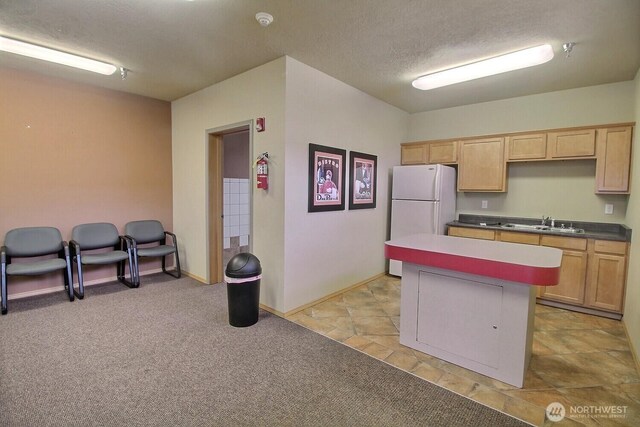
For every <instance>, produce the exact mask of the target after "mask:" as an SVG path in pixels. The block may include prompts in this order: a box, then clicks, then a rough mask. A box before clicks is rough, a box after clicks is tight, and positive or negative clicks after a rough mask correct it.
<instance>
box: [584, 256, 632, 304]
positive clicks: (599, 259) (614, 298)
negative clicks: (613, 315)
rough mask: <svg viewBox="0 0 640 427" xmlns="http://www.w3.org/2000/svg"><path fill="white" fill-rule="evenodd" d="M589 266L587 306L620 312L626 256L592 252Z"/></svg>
mask: <svg viewBox="0 0 640 427" xmlns="http://www.w3.org/2000/svg"><path fill="white" fill-rule="evenodd" d="M589 262H590V264H591V265H590V267H589V274H590V277H589V284H588V286H587V301H586V305H587V306H588V307H593V308H600V309H603V310H611V311H617V312H622V303H623V298H624V288H625V286H624V285H625V276H626V274H625V273H626V268H625V267H626V257H624V256H620V255H614V254H600V253H594V254H593V255H592V257H591V260H590V261H589Z"/></svg>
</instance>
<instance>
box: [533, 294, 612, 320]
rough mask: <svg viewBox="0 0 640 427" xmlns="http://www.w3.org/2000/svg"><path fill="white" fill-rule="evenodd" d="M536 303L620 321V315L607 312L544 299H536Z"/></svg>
mask: <svg viewBox="0 0 640 427" xmlns="http://www.w3.org/2000/svg"><path fill="white" fill-rule="evenodd" d="M536 302H537V303H538V304H540V305H548V306H549V307H555V308H562V309H565V310H569V311H577V312H578V313H584V314H593V315H594V316H600V317H606V318H609V319H613V320H622V314H619V313H610V312H608V311H602V310H597V309H593V308H588V307H579V306H575V305H571V304H565V303H562V302H556V301H549V300H546V299H541V298H536Z"/></svg>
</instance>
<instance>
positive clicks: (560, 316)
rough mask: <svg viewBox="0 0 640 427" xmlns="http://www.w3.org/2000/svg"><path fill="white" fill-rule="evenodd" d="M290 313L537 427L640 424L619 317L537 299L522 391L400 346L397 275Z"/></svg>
mask: <svg viewBox="0 0 640 427" xmlns="http://www.w3.org/2000/svg"><path fill="white" fill-rule="evenodd" d="M288 319H289V320H291V321H293V322H296V323H298V324H300V325H302V326H305V327H307V328H309V329H311V330H313V331H316V332H318V333H320V334H322V335H325V336H327V337H330V338H332V339H334V340H336V341H339V342H341V343H343V344H345V345H348V346H350V347H353V348H355V349H358V350H360V351H362V352H364V353H367V354H369V355H370V356H372V357H375V358H377V359H380V360H383V361H385V362H387V363H389V364H391V365H393V366H395V367H397V368H399V369H402V370H404V371H407V372H411V373H412V374H414V375H416V376H418V377H420V378H423V379H425V380H427V381H430V382H432V383H435V384H438V385H440V386H442V387H445V388H447V389H449V390H451V391H454V392H456V393H459V394H462V395H464V396H467V397H469V398H471V399H473V400H475V401H477V402H480V403H483V404H485V405H487V406H490V407H492V408H495V409H497V410H499V411H502V412H505V413H507V414H511V415H513V416H515V417H517V418H520V419H522V420H524V421H526V422H528V423H531V424H533V425H536V426H556V425H557V426H564V425H566V426H638V425H640V375H638V372H637V371H636V367H635V364H634V361H633V357H632V354H631V352H630V348H629V344H628V341H627V338H626V335H625V332H624V329H623V326H622V323H621V322H619V321H616V320H611V319H605V318H602V317H598V316H590V315H586V314H581V313H575V312H571V311H566V310H562V309H557V308H552V307H546V306H543V305H539V304H538V305H536V313H535V332H534V343H533V354H532V357H531V363H530V365H529V369H528V371H527V376H526V380H525V385H524V387H523V388H522V389H518V388H516V387H513V386H510V385H508V384H505V383H503V382H501V381H497V380H494V379H491V378H488V377H485V376H483V375H480V374H477V373H475V372H472V371H469V370H467V369H464V368H461V367H459V366H456V365H454V364H451V363H448V362H445V361H443V360H440V359H437V358H434V357H431V356H429V355H426V354H424V353H421V352H418V351H415V350H412V349H410V348H408V347H405V346H403V345H401V344H400V343H399V342H398V340H399V332H398V330H399V327H400V280H399V279H397V278H395V277H392V276H384V277H381V278H378V279H376V280H373V281H371V282H369V283H366V284H364V285H361V286H359V287H357V288H355V289H352V290H350V291H348V292H345V293H343V294H341V295H338V296H336V297H333V298H331V299H329V300H327V301H324V302H322V303H319V304H317V305H315V306H313V307H310V308H307V309H305V310H303V311H300V312H298V313H296V314H294V315H292V316H290V317H288ZM553 402H560V403H562V404H563V405H564V407H565V410H566V412H567V415H566V417H565V418H564V420H562V421H561V422H558V423H556V422H553V421H550V420H548V419H547V418H546V416H545V408H546V407H547V405H549V404H550V403H553ZM572 410H573V413H570V412H571V411H572ZM612 410H613V411H616V412H618V413H617V414H615V415H609V411H612Z"/></svg>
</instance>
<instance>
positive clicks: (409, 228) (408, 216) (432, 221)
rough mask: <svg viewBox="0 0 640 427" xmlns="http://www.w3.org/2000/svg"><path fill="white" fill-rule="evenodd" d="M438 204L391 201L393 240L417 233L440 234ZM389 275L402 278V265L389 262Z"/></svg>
mask: <svg viewBox="0 0 640 427" xmlns="http://www.w3.org/2000/svg"><path fill="white" fill-rule="evenodd" d="M438 207H439V206H438V202H425V201H419V200H392V201H391V240H393V239H397V238H399V237H404V236H408V235H411V234H416V233H429V234H438V221H437V217H438ZM389 274H393V275H394V276H402V263H401V262H400V261H396V260H389Z"/></svg>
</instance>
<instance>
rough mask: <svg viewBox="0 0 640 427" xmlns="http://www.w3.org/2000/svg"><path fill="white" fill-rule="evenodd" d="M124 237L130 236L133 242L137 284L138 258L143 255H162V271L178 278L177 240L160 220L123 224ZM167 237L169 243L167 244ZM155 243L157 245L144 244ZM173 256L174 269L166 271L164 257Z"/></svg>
mask: <svg viewBox="0 0 640 427" xmlns="http://www.w3.org/2000/svg"><path fill="white" fill-rule="evenodd" d="M124 234H125V237H127V238H130V239H131V240H132V244H133V259H134V262H135V269H136V279H137V280H138V282H137V285H140V270H139V264H138V260H139V258H143V257H162V271H163V272H164V273H166V274H168V275H170V276H173V277H175V278H176V279H179V278H180V277H181V276H182V271H181V269H180V257H179V256H178V242H177V239H176V235H175V234H173V233H171V232H169V231H165V229H164V227H162V224H161V223H160V221H156V220H144V221H132V222H129V223H127V224H126V225H125V226H124ZM169 237H171V243H172V244H168V243H169V242H168V240H169ZM151 243H157V245H147V246H142V247H141V246H140V245H146V244H151ZM172 254H173V255H174V257H175V264H176V265H175V270H173V271H167V269H166V257H167V256H169V255H172Z"/></svg>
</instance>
